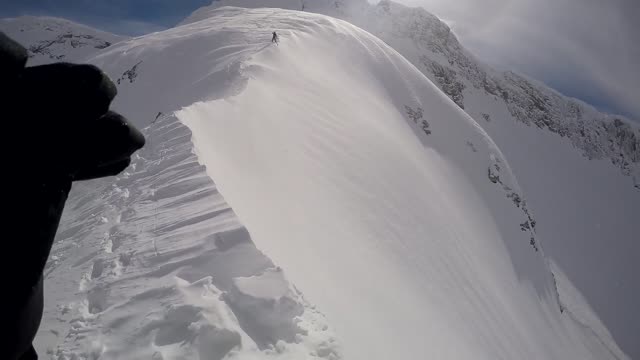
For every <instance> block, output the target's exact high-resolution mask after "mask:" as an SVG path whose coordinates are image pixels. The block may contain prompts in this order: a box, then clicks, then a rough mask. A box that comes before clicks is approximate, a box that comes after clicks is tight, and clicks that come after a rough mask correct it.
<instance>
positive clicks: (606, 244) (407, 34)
mask: <svg viewBox="0 0 640 360" xmlns="http://www.w3.org/2000/svg"><path fill="white" fill-rule="evenodd" d="M248 3H250V4H248ZM221 5H237V6H243V7H245V6H247V7H283V8H289V9H295V10H299V9H300V8H301V5H303V6H304V10H305V11H310V12H317V13H322V14H327V15H330V16H334V17H337V18H341V19H344V20H347V21H349V22H351V23H353V24H355V25H357V26H359V27H361V28H362V29H364V30H366V31H368V32H370V33H372V34H373V35H375V36H377V37H378V38H380V39H381V40H383V41H384V42H385V43H387V44H388V45H390V46H391V47H393V48H394V49H395V50H396V51H398V52H399V53H400V54H402V55H403V56H404V57H405V58H406V59H407V60H409V61H410V62H411V63H412V64H413V65H415V66H416V68H417V69H418V70H419V71H420V72H422V73H423V74H424V75H425V76H427V77H428V78H429V79H430V80H432V81H433V82H434V84H436V85H437V86H438V87H439V88H440V89H441V90H442V91H443V92H444V93H445V94H447V96H448V97H449V98H451V99H452V100H453V101H454V102H455V103H456V104H457V105H458V106H459V107H460V108H463V109H464V110H465V112H467V114H469V115H470V116H471V117H473V118H474V119H475V120H476V122H477V123H478V124H479V125H480V126H481V127H482V128H483V129H484V130H485V131H486V132H487V133H488V134H489V136H490V137H491V138H492V140H493V141H495V142H496V143H497V144H498V146H499V147H500V149H501V150H502V151H503V152H504V153H505V154H507V157H508V159H509V160H510V163H511V166H512V169H513V171H514V172H515V174H516V176H517V177H518V179H519V182H520V184H521V186H522V187H523V188H524V189H525V191H526V193H527V200H528V201H527V202H526V209H527V210H530V211H531V212H533V213H535V214H536V215H535V219H533V220H534V221H535V223H536V231H537V232H538V233H540V234H542V235H543V236H544V238H545V239H547V246H546V254H547V255H549V256H551V257H553V258H554V259H556V260H557V261H558V262H559V263H560V264H561V265H562V266H563V267H564V268H565V270H566V272H567V273H568V274H569V276H570V278H571V279H572V280H573V281H574V283H575V284H576V286H577V287H578V288H579V289H581V290H582V291H583V293H584V294H585V296H586V298H587V299H588V300H589V302H590V303H591V304H592V305H593V306H594V308H595V309H596V310H597V311H598V314H599V315H600V316H601V317H602V318H603V320H604V322H605V323H606V324H607V326H609V327H610V329H611V331H612V333H613V334H614V337H615V338H616V339H617V340H618V341H619V342H623V343H624V344H622V345H623V346H624V348H625V349H635V353H634V357H636V356H640V355H637V354H640V352H639V351H640V347H638V345H637V343H638V342H637V340H636V338H637V335H636V334H638V333H640V312H638V311H636V310H635V309H636V307H637V306H636V304H637V303H640V283H639V282H638V281H637V279H636V277H635V274H636V273H638V272H640V267H639V266H638V262H637V260H636V256H635V255H632V254H637V253H638V252H639V251H640V247H639V245H638V242H637V238H638V235H637V234H639V233H640V222H638V221H637V220H636V217H637V216H636V214H638V213H640V161H639V158H640V128H639V127H638V125H637V124H634V123H633V122H630V121H628V120H626V119H624V118H623V117H621V116H615V115H609V114H604V113H601V112H598V111H596V110H595V109H594V108H593V107H591V106H589V105H586V104H584V103H583V102H581V101H579V100H576V99H571V98H568V97H565V96H563V95H561V94H559V93H557V92H556V91H553V90H551V89H549V88H548V87H547V86H545V85H544V84H541V83H538V82H536V81H534V80H532V79H527V78H525V77H524V76H522V75H518V74H515V73H513V72H504V73H503V72H499V71H496V70H493V69H491V68H490V67H488V66H486V65H484V64H482V63H481V62H480V61H478V60H477V59H476V58H475V57H474V56H473V55H472V54H470V53H469V52H468V51H466V50H465V49H464V48H463V46H462V45H461V44H460V43H459V42H458V40H457V39H456V37H455V35H454V34H453V32H452V31H451V30H450V29H449V27H448V26H447V25H446V24H444V23H443V22H442V21H440V20H439V19H437V18H436V17H435V16H433V15H432V14H430V13H429V12H427V11H426V10H424V9H421V8H409V7H407V6H403V5H401V4H398V3H395V2H393V1H387V0H384V1H380V2H377V4H375V5H371V4H369V3H368V2H367V1H365V0H341V1H330V0H318V1H302V4H299V2H298V1H294V0H262V1H244V0H221V1H214V2H213V3H212V6H210V7H207V8H203V9H201V10H199V11H197V12H196V13H194V16H195V17H197V16H204V17H206V16H207V14H208V12H210V11H212V10H213V9H214V8H215V7H217V6H221ZM487 20H488V21H490V20H491V19H487ZM619 55H620V56H622V55H621V54H619ZM406 105H410V104H406ZM413 109H415V107H413ZM531 223H532V222H530V224H531ZM522 224H523V227H525V230H526V225H527V224H526V223H525V222H523V223H522ZM530 224H529V226H530V227H531V225H530ZM613 279H615V280H613ZM630 351H633V350H630Z"/></svg>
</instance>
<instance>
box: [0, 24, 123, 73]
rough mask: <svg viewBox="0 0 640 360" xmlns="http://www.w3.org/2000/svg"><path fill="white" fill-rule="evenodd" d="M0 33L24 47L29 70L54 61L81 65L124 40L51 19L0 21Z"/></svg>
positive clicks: (121, 37) (102, 32)
mask: <svg viewBox="0 0 640 360" xmlns="http://www.w3.org/2000/svg"><path fill="white" fill-rule="evenodd" d="M0 31H2V32H4V33H6V34H7V36H9V37H11V38H12V39H14V40H16V41H17V42H19V43H20V44H24V45H28V46H26V47H27V49H28V52H29V61H28V65H29V66H35V65H42V64H46V63H51V62H55V61H66V62H82V61H83V60H84V59H86V58H87V57H88V56H90V55H93V54H94V53H95V52H96V51H97V50H100V49H104V48H107V47H109V46H111V45H112V44H114V43H117V42H119V41H122V40H124V39H125V37H123V36H119V35H114V34H110V33H106V32H104V31H99V30H96V29H92V28H90V27H87V26H83V25H79V24H76V23H73V22H71V21H68V20H65V19H60V18H54V17H35V16H21V17H17V18H7V19H0Z"/></svg>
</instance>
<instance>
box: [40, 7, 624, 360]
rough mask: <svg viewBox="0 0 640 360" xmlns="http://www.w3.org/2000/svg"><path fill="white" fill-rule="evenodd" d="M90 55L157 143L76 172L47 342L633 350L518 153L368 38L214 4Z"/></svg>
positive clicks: (204, 349) (156, 351)
mask: <svg viewBox="0 0 640 360" xmlns="http://www.w3.org/2000/svg"><path fill="white" fill-rule="evenodd" d="M196 15H197V16H196ZM273 30H277V31H278V33H279V34H280V39H281V44H280V46H275V45H271V44H270V34H271V31H273ZM257 34H259V35H257ZM90 62H92V63H94V64H97V65H99V66H100V67H102V68H104V69H105V71H106V72H107V73H108V74H109V75H110V76H111V77H112V78H113V79H114V81H116V82H117V83H118V90H119V96H118V97H117V99H116V101H115V103H114V106H115V109H116V110H118V111H120V112H122V113H123V114H125V115H126V116H127V117H129V118H131V119H132V120H133V121H134V122H136V124H137V125H138V126H140V127H143V128H145V134H146V136H147V138H148V142H147V146H146V147H145V149H143V150H142V151H141V152H140V153H139V154H138V155H137V156H136V157H135V159H134V161H133V164H132V166H131V167H130V168H129V169H128V170H127V171H126V172H124V173H123V174H121V175H120V176H118V177H116V178H112V179H103V180H98V181H92V182H84V183H78V184H75V185H74V188H73V190H72V194H71V196H70V199H69V202H68V204H67V207H66V209H65V214H64V217H63V221H62V225H61V228H60V231H59V234H58V236H57V239H56V243H55V245H54V248H53V250H52V258H51V259H52V260H51V261H50V263H49V264H48V266H47V269H46V273H45V276H46V281H45V284H46V289H45V291H46V293H47V294H48V296H47V299H46V306H45V316H44V319H43V325H42V327H41V330H40V332H39V334H38V338H37V341H36V346H37V348H38V350H39V352H40V354H48V356H49V357H50V358H52V359H59V360H61V359H73V358H100V359H118V358H128V359H143V358H144V359H149V358H151V359H185V358H186V359H198V358H200V359H264V358H274V359H306V358H310V359H313V358H324V359H356V360H358V359H394V358H398V359H403V358H423V357H424V358H451V359H496V358H507V359H513V358H517V359H568V358H571V359H572V358H580V359H607V358H611V359H615V358H618V359H623V358H625V355H624V354H623V353H622V352H621V351H620V350H619V349H618V348H617V346H616V344H615V342H614V341H613V340H612V339H611V337H610V336H609V335H608V332H607V330H606V328H605V327H604V326H603V325H602V324H601V323H600V322H599V320H598V317H597V316H596V314H595V313H593V311H592V310H591V309H590V307H589V306H588V305H587V303H586V301H584V299H583V298H582V297H581V296H580V293H579V291H578V290H577V289H575V287H573V285H571V282H570V281H569V279H568V278H567V277H566V276H564V275H563V272H562V271H560V270H559V267H557V266H555V265H553V264H550V263H549V261H548V259H547V258H546V257H545V254H544V245H545V244H546V243H545V241H544V240H545V238H544V237H541V236H540V235H539V234H537V233H536V232H535V231H534V227H533V226H532V225H531V221H532V219H533V216H536V217H537V213H536V214H534V211H532V210H531V209H530V208H529V202H528V199H529V197H528V196H526V195H528V194H527V193H525V192H523V191H522V190H521V189H520V187H519V185H518V182H517V181H516V178H515V176H514V175H513V174H512V172H511V170H510V166H509V163H508V162H507V160H506V159H505V157H504V156H503V154H502V152H501V151H500V150H499V148H498V146H496V144H495V143H494V141H493V140H492V139H491V138H490V137H489V136H488V135H487V133H486V132H485V130H483V129H482V127H481V126H480V125H479V124H478V123H476V121H474V120H473V119H472V118H471V117H469V115H467V114H466V113H465V112H464V111H462V110H461V109H459V108H458V107H457V106H456V105H455V104H454V103H453V102H452V101H451V100H450V99H449V98H448V97H447V96H446V95H445V94H444V93H442V92H441V91H440V90H439V89H438V88H437V87H436V86H435V85H434V84H433V83H431V82H430V81H429V80H428V79H427V78H426V77H425V76H424V75H423V74H422V73H420V71H419V70H418V69H417V68H416V67H415V66H413V65H412V64H411V63H410V62H409V61H408V60H406V59H405V58H404V57H402V56H401V55H400V54H399V53H398V52H396V51H395V50H393V49H392V48H390V47H389V46H388V45H386V44H385V43H384V42H383V41H381V40H379V39H378V38H376V37H374V36H372V35H371V34H369V33H367V32H366V31H364V30H361V29H359V28H357V27H355V26H353V25H351V24H349V23H346V22H344V21H341V20H337V19H334V18H330V17H327V16H324V15H318V14H310V13H303V12H297V11H288V10H282V9H278V10H274V9H251V10H247V9H241V8H233V7H222V8H216V9H212V8H209V9H206V11H205V10H203V11H200V12H197V13H196V14H195V15H194V17H192V18H191V19H189V20H187V21H185V22H184V23H183V25H182V26H179V27H176V28H174V29H169V30H167V31H163V32H160V33H154V34H150V35H147V36H143V37H139V38H135V39H130V40H126V41H123V42H119V43H117V44H114V45H111V46H109V47H108V48H106V49H104V50H102V51H100V52H98V53H96V54H95V55H94V56H91V57H90ZM525 224H527V226H525ZM551 270H554V272H553V273H552V271H551ZM303 294H304V295H303ZM563 309H568V310H564V311H563Z"/></svg>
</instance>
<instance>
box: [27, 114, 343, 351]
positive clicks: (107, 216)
mask: <svg viewBox="0 0 640 360" xmlns="http://www.w3.org/2000/svg"><path fill="white" fill-rule="evenodd" d="M144 133H145V136H146V137H147V139H148V141H147V146H145V148H144V149H142V150H141V151H140V152H139V153H138V154H137V155H136V156H135V158H134V159H133V162H132V165H131V167H130V168H129V169H128V170H127V171H126V172H125V173H123V174H121V175H120V176H118V177H116V178H113V179H104V180H97V181H91V182H83V183H76V184H75V185H74V188H73V190H72V192H71V194H70V197H69V201H68V203H67V206H66V208H65V213H64V216H63V219H62V223H61V227H60V229H59V231H58V235H57V237H56V242H55V245H54V247H53V249H52V252H51V260H50V261H49V263H48V265H47V268H46V269H45V278H46V280H45V284H46V285H45V286H46V293H47V296H46V306H45V315H44V318H43V323H42V326H41V328H40V331H39V333H38V338H37V340H36V346H37V348H38V349H39V352H40V354H41V355H42V356H45V355H46V354H48V356H50V358H51V359H55V360H63V359H64V360H66V359H76V358H95V359H97V358H100V359H165V360H167V359H215V360H221V359H223V358H225V359H226V358H229V357H235V358H243V359H244V358H255V357H258V358H260V357H261V356H265V357H268V358H270V359H301V358H329V359H332V357H331V356H333V359H337V358H339V357H340V350H339V346H338V344H337V343H336V339H335V337H334V335H333V333H332V332H331V330H330V328H329V325H328V324H327V322H326V320H325V318H324V316H323V315H322V314H321V313H319V312H318V311H317V310H315V309H313V307H312V306H310V305H309V304H308V303H307V302H306V300H304V298H303V297H302V295H301V294H300V293H299V291H297V290H296V289H295V288H294V287H293V286H292V285H291V284H290V283H289V281H288V280H287V278H286V277H285V275H284V272H283V270H282V269H280V268H277V267H276V266H275V265H274V264H273V262H271V260H269V259H268V258H267V257H266V256H265V255H263V254H262V252H260V251H259V250H258V249H256V247H255V245H254V244H253V242H252V240H251V237H250V236H249V233H248V232H247V230H246V229H245V228H244V226H242V225H241V224H240V223H239V221H238V218H237V217H236V215H235V214H234V212H233V211H232V210H231V209H230V208H229V205H228V204H227V203H226V202H225V200H224V199H223V198H222V196H221V195H220V193H219V192H218V189H217V187H216V186H215V184H214V183H213V182H212V181H211V179H210V178H209V177H208V176H207V174H206V173H205V168H204V166H202V165H200V164H199V163H198V161H197V158H196V156H195V154H194V153H193V151H192V150H193V149H192V145H191V143H190V141H189V139H190V138H191V133H190V131H189V129H187V128H186V127H185V126H184V125H182V124H181V123H180V122H179V121H178V120H177V119H176V117H175V116H168V115H159V116H158V117H157V118H156V119H155V121H153V124H151V125H150V126H149V127H148V128H146V129H145V131H144ZM310 352H315V353H316V356H312V355H311V354H310ZM318 353H319V354H323V355H317V354H318Z"/></svg>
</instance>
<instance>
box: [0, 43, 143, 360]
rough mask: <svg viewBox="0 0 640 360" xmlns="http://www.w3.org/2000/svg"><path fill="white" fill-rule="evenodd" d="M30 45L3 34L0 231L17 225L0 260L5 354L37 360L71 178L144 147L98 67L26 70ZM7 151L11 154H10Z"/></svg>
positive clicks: (103, 169) (115, 167) (104, 172)
mask: <svg viewBox="0 0 640 360" xmlns="http://www.w3.org/2000/svg"><path fill="white" fill-rule="evenodd" d="M27 58H28V54H27V49H25V48H24V47H22V46H20V45H19V44H18V43H17V42H15V41H13V40H12V39H10V38H8V37H7V36H6V35H5V34H3V33H2V32H0V79H2V81H1V82H0V106H1V107H2V115H0V119H1V120H3V121H2V124H3V129H2V131H3V134H7V135H9V136H8V139H6V141H5V140H3V146H4V149H6V150H7V151H8V150H9V149H14V151H12V153H11V154H12V155H11V156H7V157H6V158H5V159H4V160H3V162H2V166H3V175H5V174H6V176H3V185H4V186H6V189H8V191H6V192H5V193H4V194H3V199H2V200H3V205H4V206H6V207H7V208H8V209H11V211H9V212H8V214H7V215H5V216H3V219H2V228H3V229H6V230H9V231H10V230H11V229H13V231H14V232H17V234H12V233H11V232H9V234H11V235H9V236H7V238H8V239H7V241H3V251H6V254H9V255H8V256H9V257H10V258H11V261H9V260H8V259H4V260H3V261H2V262H0V273H2V274H4V275H5V276H4V277H3V285H4V286H6V288H7V289H10V292H11V294H10V296H5V297H4V299H3V303H2V304H3V306H2V311H1V313H2V315H1V316H2V323H1V325H0V333H2V339H1V340H0V359H3V360H5V359H6V360H16V359H19V360H35V359H37V358H38V355H37V354H36V352H35V350H34V348H33V346H32V345H31V342H32V341H33V338H34V336H35V334H36V332H37V330H38V327H39V326H40V319H41V317H42V308H43V293H42V292H43V287H42V282H43V276H42V271H43V269H44V267H45V263H46V261H47V258H48V257H49V252H50V250H51V245H52V243H53V238H54V235H55V233H56V230H57V228H58V224H59V222H60V215H61V214H62V210H63V208H64V204H65V201H66V200H67V195H68V194H69V190H70V189H71V183H72V182H74V181H80V180H88V179H95V178H100V177H104V176H113V175H117V174H118V173H120V172H121V171H122V170H124V169H125V168H126V167H127V166H128V165H129V163H130V162H131V155H132V154H133V152H135V151H136V150H137V149H139V148H141V147H142V146H143V145H144V138H143V136H142V134H141V133H140V132H139V131H138V130H137V129H135V128H134V127H133V126H132V125H130V124H129V123H128V121H127V120H126V119H125V118H124V117H122V116H120V115H119V114H117V113H115V112H113V111H109V105H110V103H111V101H112V100H113V98H114V97H115V95H116V87H115V85H114V84H113V83H112V82H111V80H109V78H108V77H107V76H106V75H105V74H104V73H103V72H102V71H100V69H98V68H97V67H95V66H91V65H74V64H68V63H57V64H50V65H41V66H34V67H25V64H26V62H27ZM5 154H6V153H5Z"/></svg>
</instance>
